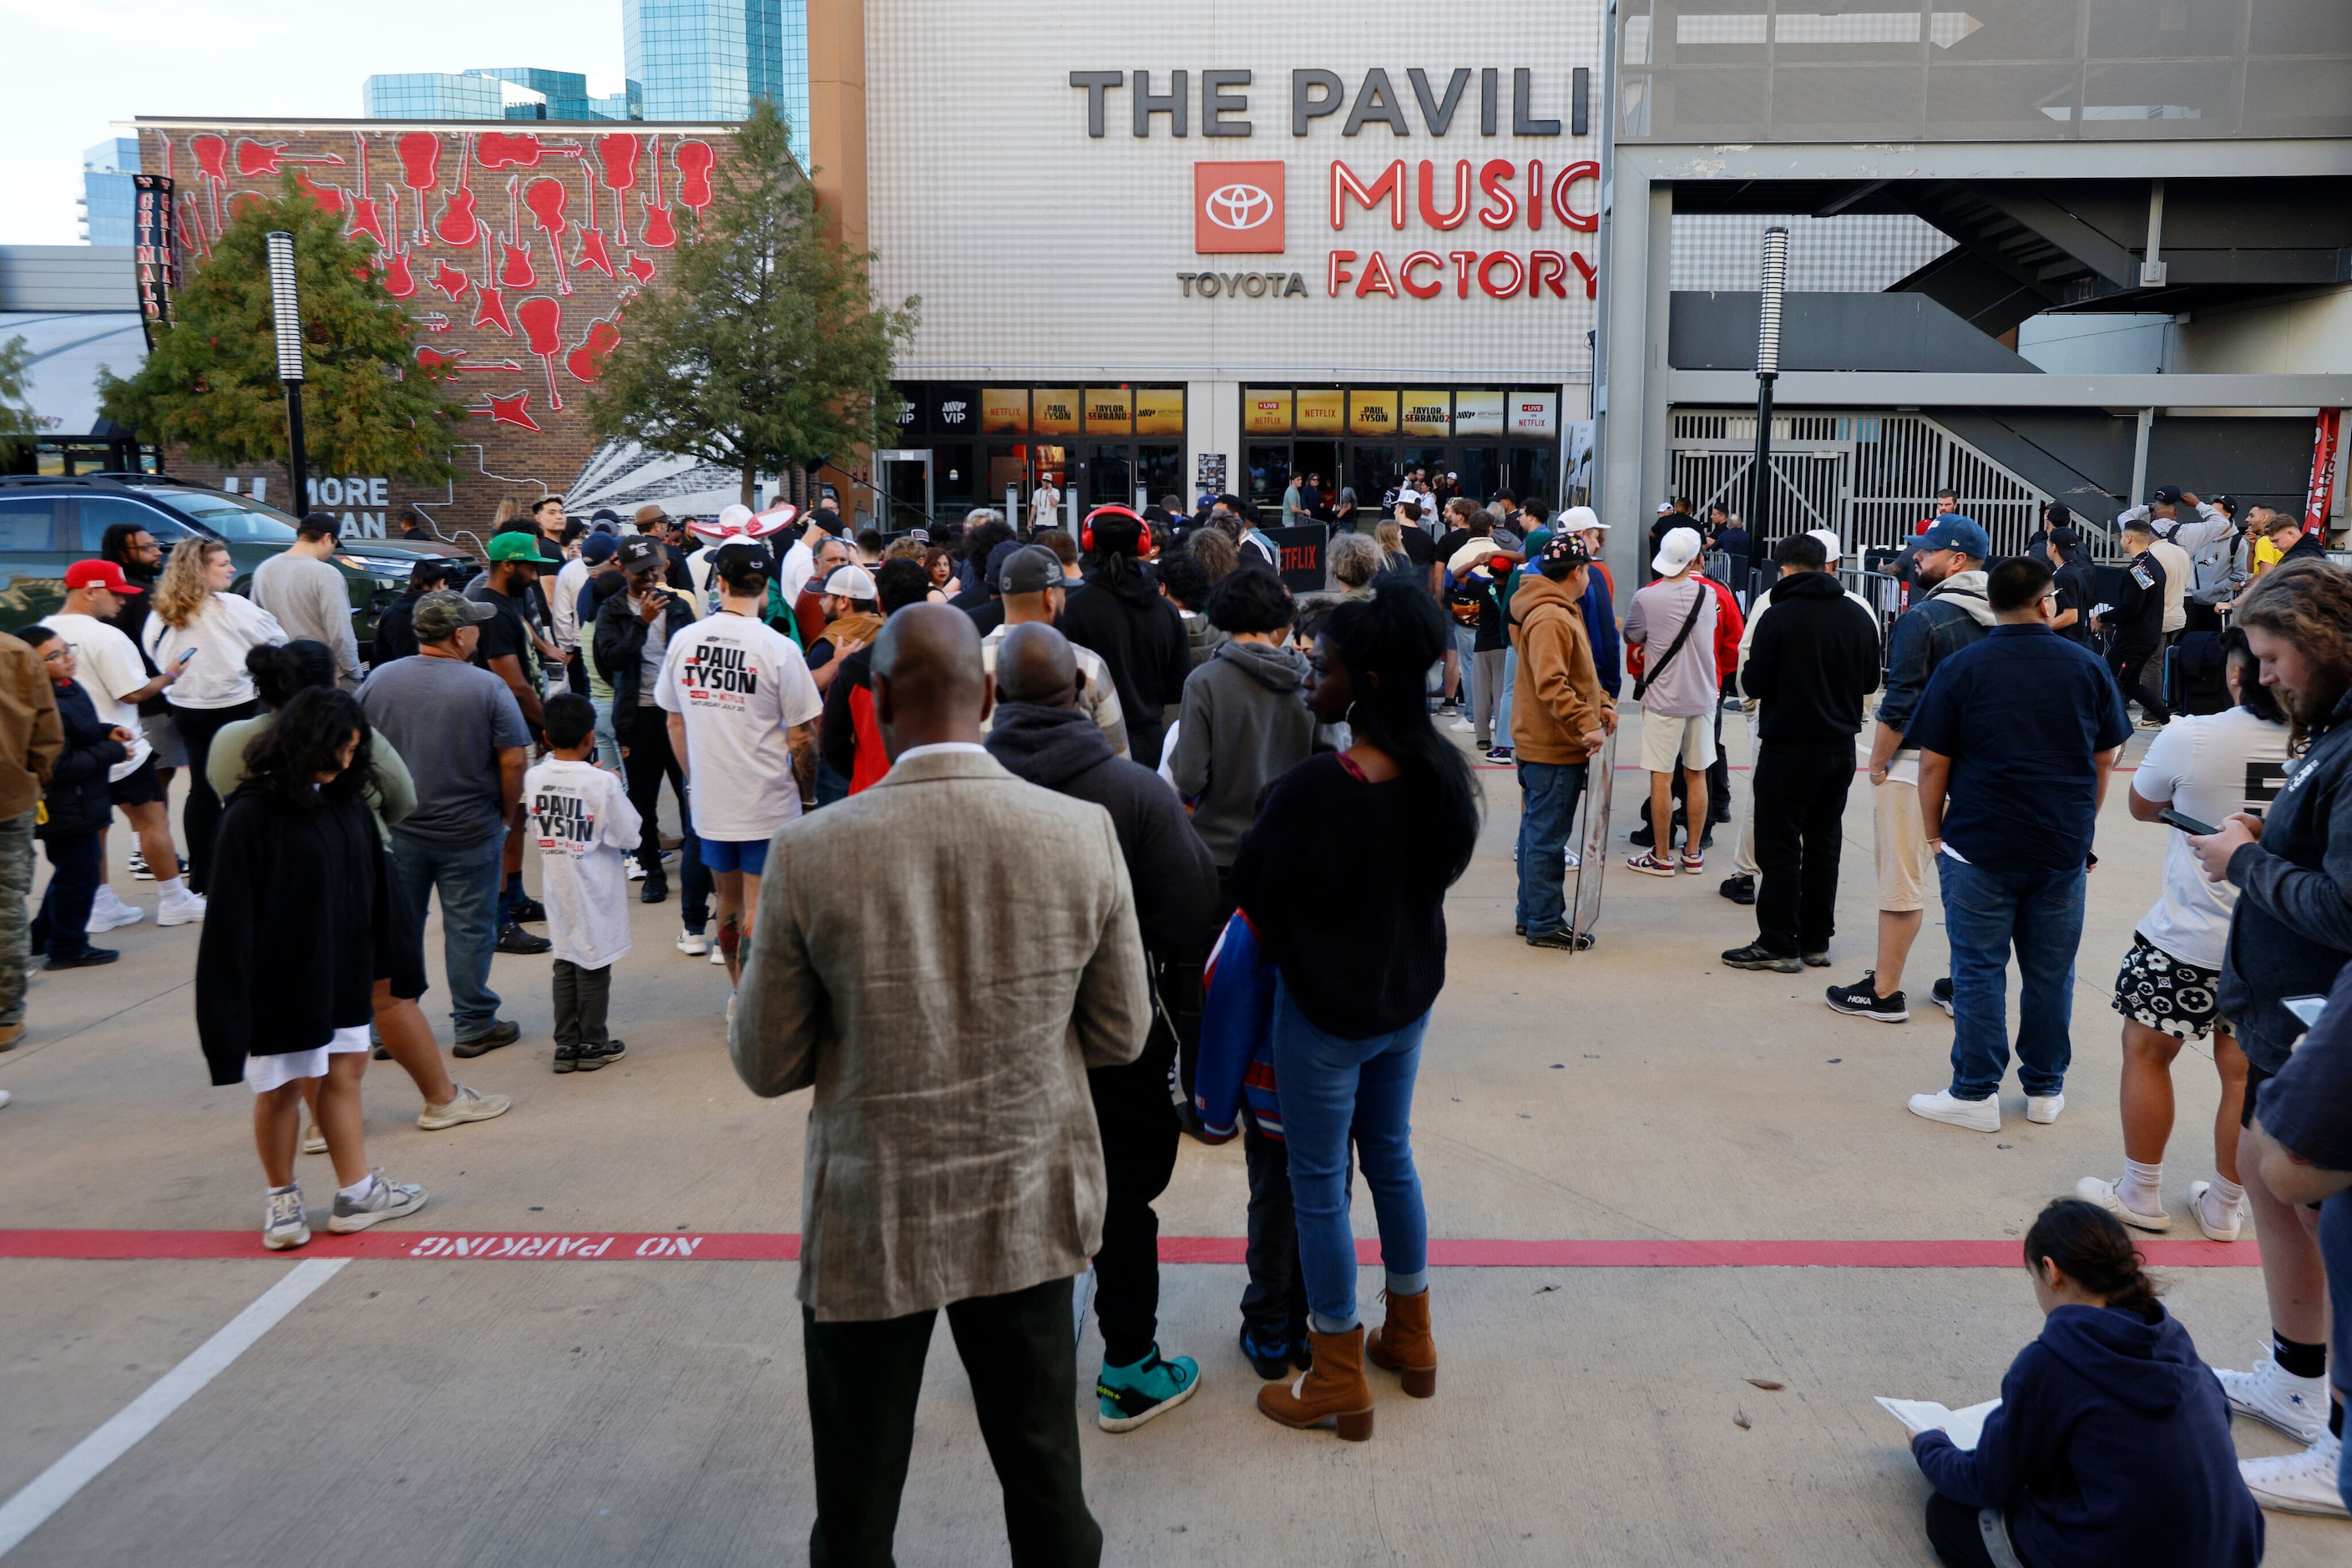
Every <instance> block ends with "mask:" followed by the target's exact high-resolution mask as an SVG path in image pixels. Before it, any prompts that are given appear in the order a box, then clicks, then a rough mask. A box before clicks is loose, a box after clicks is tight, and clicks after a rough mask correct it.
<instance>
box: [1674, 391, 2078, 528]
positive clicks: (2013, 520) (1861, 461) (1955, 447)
mask: <svg viewBox="0 0 2352 1568" xmlns="http://www.w3.org/2000/svg"><path fill="white" fill-rule="evenodd" d="M1672 456H1673V473H1674V492H1675V494H1676V495H1678V496H1684V497H1687V498H1688V499H1689V500H1690V502H1691V505H1692V508H1693V510H1694V511H1696V513H1697V514H1698V515H1700V516H1705V515H1706V509H1707V507H1708V506H1710V505H1712V504H1714V503H1716V502H1718V501H1719V502H1721V503H1722V504H1723V505H1724V506H1725V507H1727V508H1728V509H1729V510H1732V511H1733V512H1735V513H1744V512H1746V511H1747V510H1748V509H1749V506H1750V504H1751V499H1752V498H1751V496H1750V493H1749V492H1750V480H1749V478H1748V476H1749V473H1750V471H1751V470H1752V469H1753V468H1754V467H1755V460H1756V416H1755V415H1754V414H1753V413H1747V414H1742V413H1736V412H1732V411H1730V410H1721V411H1717V410H1708V409H1678V410H1676V411H1675V416H1674V445H1673V450H1672ZM1771 468H1772V508H1771V527H1772V531H1773V533H1774V535H1775V536H1776V537H1777V536H1780V535H1782V534H1785V533H1786V532H1788V531H1790V528H1791V527H1792V526H1793V527H1795V528H1801V529H1815V528H1829V529H1834V530H1836V531H1837V535H1838V538H1839V539H1840V540H1841V541H1843V543H1844V547H1845V549H1846V550H1847V551H1849V552H1853V553H1855V554H1857V555H1858V554H1859V553H1860V552H1864V551H1868V550H1891V549H1894V548H1895V547H1896V546H1898V545H1900V544H1901V543H1903V542H1904V541H1906V540H1907V539H1909V538H1910V537H1911V531H1912V529H1913V527H1914V526H1915V525H1916V523H1917V522H1918V521H1919V519H1921V518H1923V517H1927V516H1928V515H1930V514H1931V513H1932V511H1933V510H1934V509H1935V503H1936V495H1937V491H1939V490H1943V489H1952V490H1955V491H1957V492H1958V495H1959V498H1960V510H1962V511H1963V512H1966V513H1967V514H1968V515H1969V516H1970V517H1972V518H1975V519H1976V520H1977V521H1979V522H1980V523H1982V524H1984V526H1985V531H1987V532H1988V533H1990V534H1991V535H1992V548H1993V553H1995V554H1996V555H2014V554H2016V553H2018V552H2020V551H2022V550H2023V549H2024V548H2025V545H2026V541H2027V540H2028V539H2029V538H2030V537H2032V534H2033V533H2034V532H2035V531H2037V530H2038V529H2039V528H2040V527H2041V523H2042V506H2043V505H2044V504H2045V503H2046V502H2047V501H2048V500H2050V497H2049V496H2048V495H2047V494H2046V493H2045V492H2043V491H2042V490H2039V489H2035V488H2034V487H2033V486H2032V484H2030V483H2028V482H2027V481H2026V480H2025V479H2021V478H2020V477H2019V476H2018V475H2017V474H2015V473H2012V472H2011V470H2010V469H2008V468H2003V467H2002V466H2001V465H2000V464H1999V463H1997V462H1995V461H1993V460H1992V458H1989V457H1987V456H1986V455H1985V454H1984V453H1982V452H1980V451H1979V450H1978V449H1977V448H1976V447H1971V446H1969V444H1968V443H1967V442H1965V441H1962V440H1961V439H1960V438H1959V437H1957V436H1954V435H1953V434H1952V433H1951V432H1950V431H1948V430H1946V429H1945V428H1944V427H1943V426H1940V425H1937V423H1935V422H1934V421H1933V420H1931V419H1927V418H1925V417H1923V416H1919V415H1916V414H1795V415H1779V416H1774V418H1773V420H1772V458H1771ZM2075 526H2076V527H2077V528H2080V529H2083V530H2084V532H2085V533H2086V534H2087V536H2088V539H2087V542H2089V544H2090V545H2091V548H2092V552H2093V554H2095V555H2096V556H2099V557H2101V558H2105V557H2107V556H2109V555H2111V554H2112V553H2113V552H2114V541H2113V539H2112V538H2111V537H2109V535H2108V533H2107V531H2105V529H2104V528H2102V527H2101V526H2099V525H2098V524H2095V523H2092V522H2089V521H2088V520H2086V519H2081V518H2078V519H2077V520H2076V522H2075Z"/></svg>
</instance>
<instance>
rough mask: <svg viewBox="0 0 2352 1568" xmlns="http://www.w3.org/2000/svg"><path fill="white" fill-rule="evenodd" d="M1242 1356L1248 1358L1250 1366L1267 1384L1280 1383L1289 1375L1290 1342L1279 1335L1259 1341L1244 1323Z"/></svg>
mask: <svg viewBox="0 0 2352 1568" xmlns="http://www.w3.org/2000/svg"><path fill="white" fill-rule="evenodd" d="M1242 1354H1244V1355H1245V1356H1247V1357H1249V1363H1250V1365H1251V1366H1252V1367H1254V1368H1255V1369H1256V1372H1257V1374H1258V1376H1260V1377H1262V1378H1264V1379H1265V1380H1266V1382H1268V1383H1280V1382H1281V1381H1282V1380H1283V1379H1284V1378H1286V1377H1288V1376H1289V1375H1290V1342H1289V1341H1288V1340H1286V1339H1284V1338H1282V1337H1281V1336H1280V1335H1279V1334H1276V1336H1274V1337H1273V1338H1270V1339H1265V1340H1261V1339H1259V1338H1258V1337H1257V1336H1256V1335H1255V1333H1253V1332H1252V1331H1251V1329H1250V1326H1249V1325H1248V1324H1247V1323H1244V1324H1243V1325H1242Z"/></svg>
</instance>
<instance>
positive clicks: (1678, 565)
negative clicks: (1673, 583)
mask: <svg viewBox="0 0 2352 1568" xmlns="http://www.w3.org/2000/svg"><path fill="white" fill-rule="evenodd" d="M1698 549H1699V538H1698V530H1697V529H1696V528H1670V529H1668V530H1666V537H1665V538H1664V540H1662V541H1660V542H1659V544H1658V553H1657V554H1656V556H1654V558H1653V559H1652V560H1651V562H1650V569H1651V570H1652V571H1654V572H1655V573H1657V574H1658V575H1659V576H1661V577H1676V576H1680V575H1681V574H1682V573H1683V571H1684V569H1685V568H1686V567H1688V566H1689V565H1690V563H1692V562H1693V561H1696V559H1698Z"/></svg>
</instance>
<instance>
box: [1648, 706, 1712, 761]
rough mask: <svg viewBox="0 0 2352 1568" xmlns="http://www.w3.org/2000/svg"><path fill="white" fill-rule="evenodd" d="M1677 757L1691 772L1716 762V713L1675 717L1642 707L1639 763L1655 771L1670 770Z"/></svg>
mask: <svg viewBox="0 0 2352 1568" xmlns="http://www.w3.org/2000/svg"><path fill="white" fill-rule="evenodd" d="M1677 759H1679V761H1680V763H1681V765H1682V766H1683V767H1685V768H1688V769H1689V770H1690V771H1691V772H1693V773H1700V772H1703V771H1705V770H1706V769H1707V768H1711V767H1713V766H1714V765H1715V715H1714V714H1712V713H1700V714H1697V715H1695V716H1694V717H1692V718H1688V719H1676V718H1674V717H1671V716H1670V715H1667V714H1664V713H1653V712H1651V711H1650V710H1648V709H1646V708H1645V709H1643V710H1642V765H1643V767H1644V768H1647V769H1648V770H1649V771H1650V772H1652V773H1673V772H1674V771H1675V764H1676V761H1677Z"/></svg>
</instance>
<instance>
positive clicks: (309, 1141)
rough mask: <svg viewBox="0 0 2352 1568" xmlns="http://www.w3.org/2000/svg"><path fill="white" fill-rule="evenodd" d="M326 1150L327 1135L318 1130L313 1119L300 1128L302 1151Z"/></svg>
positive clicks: (320, 1151)
mask: <svg viewBox="0 0 2352 1568" xmlns="http://www.w3.org/2000/svg"><path fill="white" fill-rule="evenodd" d="M302 1152H304V1153H305V1154H323V1153H325V1152H327V1135H326V1134H325V1133H323V1132H321V1131H319V1124H318V1123H317V1122H315V1121H313V1122H312V1123H310V1126H308V1127H306V1128H304V1129H303V1130H302Z"/></svg>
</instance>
